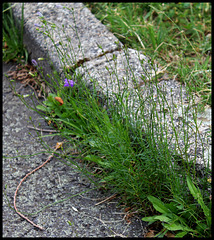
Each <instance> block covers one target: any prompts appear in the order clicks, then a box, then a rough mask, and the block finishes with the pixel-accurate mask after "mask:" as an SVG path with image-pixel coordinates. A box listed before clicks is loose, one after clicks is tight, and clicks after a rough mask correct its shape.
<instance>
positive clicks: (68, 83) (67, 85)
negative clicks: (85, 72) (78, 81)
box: [64, 78, 75, 87]
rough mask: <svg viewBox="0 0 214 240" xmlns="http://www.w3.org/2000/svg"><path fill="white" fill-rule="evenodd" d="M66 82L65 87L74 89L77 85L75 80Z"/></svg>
mask: <svg viewBox="0 0 214 240" xmlns="http://www.w3.org/2000/svg"><path fill="white" fill-rule="evenodd" d="M64 81H65V84H64V87H73V86H74V84H75V83H74V81H73V80H69V79H67V78H66V79H65V80H64Z"/></svg>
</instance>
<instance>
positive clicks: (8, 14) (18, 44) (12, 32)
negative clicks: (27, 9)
mask: <svg viewBox="0 0 214 240" xmlns="http://www.w3.org/2000/svg"><path fill="white" fill-rule="evenodd" d="M12 7H13V6H12V5H11V4H10V3H3V11H2V16H3V27H2V33H3V42H2V43H3V61H4V62H9V61H11V60H13V61H14V60H16V61H17V62H23V61H24V62H25V63H27V61H28V52H27V50H26V48H25V47H24V44H23V27H24V3H23V5H22V20H21V23H20V29H18V26H17V25H16V24H15V21H14V18H13V14H12Z"/></svg>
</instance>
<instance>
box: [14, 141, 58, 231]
mask: <svg viewBox="0 0 214 240" xmlns="http://www.w3.org/2000/svg"><path fill="white" fill-rule="evenodd" d="M62 144H63V142H58V143H57V144H56V147H55V149H54V151H53V153H52V154H51V155H50V156H49V157H48V159H47V160H46V161H45V162H44V163H43V164H42V165H40V166H39V167H37V168H35V169H34V170H33V171H31V172H30V173H28V174H27V175H26V176H25V177H24V178H23V179H22V180H21V182H20V183H19V185H18V187H17V188H16V192H15V194H14V208H15V211H16V213H18V214H19V215H20V216H21V217H22V218H24V219H25V220H27V221H28V222H29V223H31V224H32V225H33V226H35V227H37V228H39V229H40V230H44V228H42V227H40V226H38V225H36V224H35V223H34V222H32V221H31V220H30V219H28V218H27V217H25V216H24V215H23V214H21V213H20V212H19V211H18V210H17V207H16V195H17V192H18V190H19V188H20V186H21V184H22V183H23V182H24V180H25V179H26V178H27V177H28V176H29V175H31V174H32V173H34V172H36V171H37V170H38V169H40V168H42V167H43V166H44V165H45V164H46V163H47V162H48V161H50V160H51V158H52V157H53V155H54V153H55V151H56V150H57V149H59V148H61V146H62Z"/></svg>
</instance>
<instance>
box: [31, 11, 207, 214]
mask: <svg viewBox="0 0 214 240" xmlns="http://www.w3.org/2000/svg"><path fill="white" fill-rule="evenodd" d="M70 13H71V14H72V13H73V12H72V10H70ZM42 22H43V23H44V25H45V26H44V28H43V30H42V31H44V33H47V32H48V30H47V29H48V25H49V24H50V26H49V27H50V28H52V29H51V31H52V32H51V33H53V32H54V31H57V30H58V29H57V28H56V26H55V25H54V24H52V23H50V22H47V21H46V20H45V18H44V17H42ZM151 31H152V30H151ZM49 32H50V29H49ZM51 33H50V34H48V35H47V34H46V35H47V36H48V37H49V38H50V39H51V40H53V38H52V35H51ZM53 42H54V41H53ZM68 42H69V41H68ZM69 43H70V44H71V41H70V42H69ZM55 47H56V50H57V52H58V53H59V58H63V60H62V59H61V60H62V64H64V65H63V69H64V70H65V69H66V60H67V58H68V56H67V55H66V54H67V53H66V50H65V49H64V47H63V45H62V44H60V46H56V45H55ZM80 47H81V46H80ZM59 48H60V49H59ZM70 49H73V48H72V46H71V47H70ZM124 51H125V49H124ZM72 54H73V55H74V57H75V53H74V52H72ZM69 60H71V59H68V61H69ZM153 60H154V59H153ZM34 61H35V60H34ZM127 61H128V59H127ZM71 62H72V61H71ZM34 63H35V62H34ZM82 67H83V66H82ZM85 70H86V71H87V69H85ZM112 72H113V74H115V75H116V71H112ZM63 74H64V76H65V78H66V79H62V78H61V77H60V74H59V73H57V72H56V73H55V78H56V79H55V80H53V79H49V80H50V81H49V82H48V81H46V83H47V84H48V85H49V87H50V89H51V90H52V92H51V93H50V94H49V95H48V96H47V98H46V100H45V101H44V102H43V103H42V104H41V105H39V106H37V110H38V109H39V110H40V111H41V115H42V116H43V117H45V119H46V120H48V121H51V122H53V123H54V124H55V126H56V127H57V129H58V130H59V131H60V135H61V136H62V137H63V138H66V139H67V144H68V146H70V145H71V146H74V147H75V148H76V149H78V150H79V152H81V154H80V156H81V158H82V159H83V160H85V161H86V162H87V163H89V165H90V167H91V169H92V170H91V173H90V174H91V175H93V176H94V177H96V178H97V179H98V182H99V183H100V184H101V185H102V186H105V187H107V188H108V189H109V190H111V191H113V192H117V193H118V194H120V195H121V196H123V201H125V202H126V203H127V204H131V205H132V206H134V207H135V208H137V210H138V211H139V212H141V213H144V214H145V215H148V214H152V213H154V209H151V205H150V203H149V199H148V198H147V197H148V196H149V195H152V196H156V197H158V198H159V199H160V200H162V201H164V202H165V203H168V202H169V201H170V199H173V198H177V197H178V196H179V199H182V201H184V202H185V203H187V205H188V204H189V203H192V199H191V194H190V192H189V191H188V183H187V182H186V176H187V175H188V176H191V178H193V179H194V180H195V181H197V179H198V175H197V172H196V170H195V165H196V161H195V160H196V159H193V161H189V159H188V154H187V149H188V146H189V142H188V131H187V130H186V129H185V126H184V125H182V127H181V129H179V131H183V132H184V144H185V147H184V150H182V149H181V151H180V152H178V151H177V150H176V148H175V149H174V151H173V154H172V150H170V149H169V140H168V138H167V134H166V133H165V132H164V131H165V128H164V126H167V124H169V123H168V122H167V119H166V118H164V117H165V111H164V109H167V107H168V105H167V101H166V99H165V97H164V95H163V94H161V91H160V89H158V79H157V77H155V78H154V79H153V80H152V81H149V82H148V84H147V85H146V87H147V88H148V89H149V90H150V88H151V91H152V90H153V88H154V86H155V87H156V91H157V97H156V99H154V96H153V94H149V95H148V99H147V100H148V102H149V108H148V109H146V105H145V102H142V101H143V100H142V99H141V95H140V91H139V89H137V88H136V92H135V93H136V96H137V97H138V99H136V100H135V101H136V102H137V101H138V102H140V103H141V104H140V105H139V108H138V109H137V111H138V114H136V113H135V111H134V105H135V101H134V102H133V104H131V105H130V102H129V97H128V96H129V94H130V93H129V92H128V89H123V90H121V92H119V93H115V99H114V102H112V101H111V100H110V99H109V98H108V96H103V95H102V94H101V93H100V91H98V90H97V88H96V85H97V82H96V81H95V80H94V79H91V83H92V86H91V87H90V88H89V87H88V85H86V82H84V80H83V78H82V76H81V75H79V74H78V72H77V71H71V72H68V71H66V70H65V71H64V72H63ZM116 77H117V76H116ZM117 79H118V78H117ZM56 81H57V83H56ZM73 81H74V82H75V83H74V82H73ZM115 84H119V82H118V83H115ZM107 87H111V86H107ZM157 103H159V105H160V107H161V109H162V113H161V114H162V115H159V114H158V112H159V110H158V109H157ZM196 107H197V106H195V108H196ZM193 108H194V106H193ZM135 110H136V109H135ZM146 111H147V113H148V114H149V115H150V118H148V114H147V116H146V115H144V114H143V113H144V112H146ZM168 111H169V112H170V116H171V120H172V123H170V124H172V126H173V132H172V134H174V137H175V139H178V136H179V134H180V133H179V132H178V130H177V129H176V128H175V127H174V125H173V111H172V110H171V109H168ZM196 113H197V111H196ZM182 114H183V119H186V115H185V113H184V109H182ZM161 117H163V118H164V122H163V124H162V122H160V119H161ZM196 118H197V114H196V115H195V118H194V119H195V120H196ZM196 122H197V121H196ZM187 125H188V123H187ZM197 131H198V130H197ZM178 145H179V143H177V146H178ZM196 147H197V144H196ZM181 153H182V154H183V156H184V157H183V156H182V157H183V158H182V157H181V158H179V156H180V154H181ZM62 156H63V157H64V158H66V159H67V160H68V161H69V162H70V163H72V164H75V165H77V163H76V162H75V161H74V160H73V158H74V155H70V154H69V153H68V152H67V153H66V152H65V153H63V155H62ZM80 156H78V158H79V157H80ZM79 169H80V170H82V171H83V172H84V173H86V171H85V168H84V167H82V168H81V167H80V168H79ZM92 171H93V172H92ZM87 174H89V173H88V172H87ZM209 174H210V173H209V171H208V170H207V171H206V170H205V173H204V176H205V181H204V182H203V184H204V185H203V191H202V198H203V199H204V201H205V204H209V201H210V200H209V196H208V194H207V192H208V188H209V187H210V186H209V184H208V183H207V178H208V176H209ZM194 211H195V209H194Z"/></svg>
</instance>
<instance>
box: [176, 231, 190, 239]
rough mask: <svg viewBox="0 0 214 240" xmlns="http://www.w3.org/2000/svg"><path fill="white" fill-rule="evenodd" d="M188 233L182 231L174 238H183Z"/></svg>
mask: <svg viewBox="0 0 214 240" xmlns="http://www.w3.org/2000/svg"><path fill="white" fill-rule="evenodd" d="M187 233H188V232H186V231H182V232H179V233H177V234H176V235H175V237H176V238H182V237H184V236H185V235H187Z"/></svg>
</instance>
